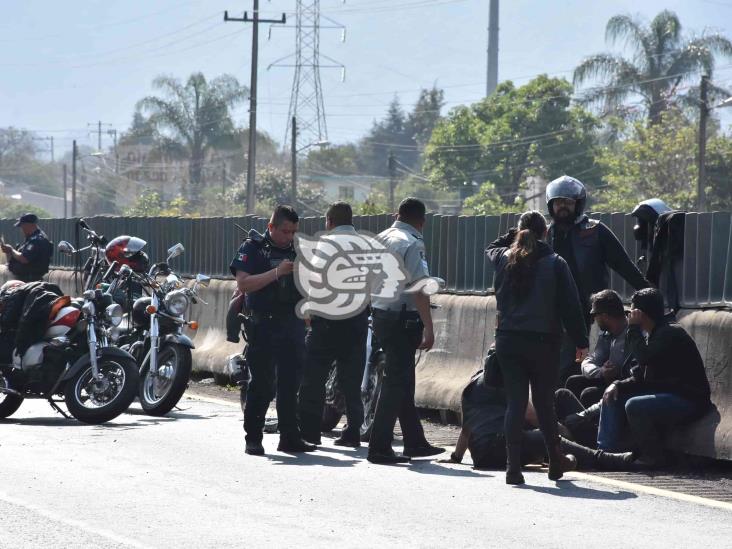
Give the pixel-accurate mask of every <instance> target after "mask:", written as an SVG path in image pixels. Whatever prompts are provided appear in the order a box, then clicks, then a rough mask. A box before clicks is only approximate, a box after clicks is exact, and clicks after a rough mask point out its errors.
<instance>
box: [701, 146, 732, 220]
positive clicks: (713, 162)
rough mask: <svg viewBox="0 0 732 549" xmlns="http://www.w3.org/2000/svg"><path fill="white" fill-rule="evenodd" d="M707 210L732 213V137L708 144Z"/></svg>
mask: <svg viewBox="0 0 732 549" xmlns="http://www.w3.org/2000/svg"><path fill="white" fill-rule="evenodd" d="M706 167H707V187H706V193H707V209H708V210H709V211H724V212H732V136H717V137H714V138H712V139H710V140H709V142H708V143H707V162H706Z"/></svg>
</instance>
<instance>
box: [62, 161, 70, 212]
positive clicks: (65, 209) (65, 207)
mask: <svg viewBox="0 0 732 549" xmlns="http://www.w3.org/2000/svg"><path fill="white" fill-rule="evenodd" d="M63 168H64V219H66V218H67V217H68V216H69V215H68V207H67V205H66V201H67V197H66V189H67V184H66V164H64V165H63Z"/></svg>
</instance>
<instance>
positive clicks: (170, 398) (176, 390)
mask: <svg viewBox="0 0 732 549" xmlns="http://www.w3.org/2000/svg"><path fill="white" fill-rule="evenodd" d="M192 364H193V360H192V357H191V350H190V349H189V348H188V347H184V346H183V345H178V344H176V343H170V344H166V345H163V346H162V347H161V348H160V351H159V353H158V372H157V375H155V376H153V375H151V373H150V363H149V362H148V363H147V364H146V365H145V367H144V368H143V369H142V371H141V372H140V391H139V392H140V394H139V396H140V404H141V405H142V408H143V409H144V410H145V412H146V413H147V414H149V415H151V416H164V415H165V414H167V413H168V412H170V411H171V410H172V409H173V408H174V407H175V405H176V404H178V401H179V400H180V399H181V397H182V396H183V393H185V391H186V388H187V387H188V381H189V379H190V377H191V367H192Z"/></svg>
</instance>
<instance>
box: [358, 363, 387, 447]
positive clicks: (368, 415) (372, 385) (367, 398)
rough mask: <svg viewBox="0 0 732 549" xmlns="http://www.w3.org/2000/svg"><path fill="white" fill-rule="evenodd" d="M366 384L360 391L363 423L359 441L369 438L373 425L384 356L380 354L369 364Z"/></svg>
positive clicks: (382, 376)
mask: <svg viewBox="0 0 732 549" xmlns="http://www.w3.org/2000/svg"><path fill="white" fill-rule="evenodd" d="M367 368H369V379H368V386H367V387H365V388H364V391H362V392H361V401H362V402H363V423H362V424H361V442H368V441H369V440H371V430H372V428H373V426H374V416H375V415H376V403H377V402H378V401H379V394H380V393H381V384H382V382H383V379H384V357H383V356H381V357H379V359H378V362H377V363H376V364H369V365H368V366H367Z"/></svg>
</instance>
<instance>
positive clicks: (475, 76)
mask: <svg viewBox="0 0 732 549" xmlns="http://www.w3.org/2000/svg"><path fill="white" fill-rule="evenodd" d="M261 4H262V11H263V13H262V16H263V17H265V16H266V17H274V16H278V15H279V14H280V13H281V12H283V11H285V12H288V13H290V12H292V10H294V6H295V2H294V0H274V1H271V2H268V1H267V0H262V2H261ZM251 7H252V2H251V0H247V1H242V0H66V1H63V2H60V1H57V0H0V10H2V11H1V13H2V18H0V31H1V32H0V67H2V75H3V76H2V80H0V82H1V85H0V126H10V125H12V126H16V127H23V128H28V129H31V130H35V131H38V132H39V133H40V134H44V135H53V136H54V137H55V139H56V143H57V154H58V155H59V156H60V152H61V151H62V150H63V149H66V148H68V147H70V143H71V139H73V138H77V139H79V140H80V142H85V143H89V144H93V143H95V138H94V137H91V136H90V134H89V132H88V130H87V123H89V122H95V121H97V120H100V119H101V120H102V121H103V122H105V123H110V124H112V125H113V126H114V127H116V128H117V129H118V130H119V131H123V130H124V129H125V128H127V127H128V125H129V122H130V120H131V117H132V113H133V110H134V105H135V102H136V101H137V100H138V99H139V98H140V97H142V96H144V95H146V94H148V93H150V92H151V87H150V82H151V81H152V79H153V78H154V77H155V76H156V75H158V74H160V73H167V74H171V75H174V76H176V77H181V78H185V77H187V76H188V75H189V74H190V73H191V72H193V71H199V70H202V71H203V72H204V73H205V74H206V76H207V77H215V76H217V75H219V74H221V73H224V72H228V73H232V74H234V75H235V76H237V77H238V78H239V79H240V81H241V82H242V83H244V84H247V85H248V84H249V70H250V69H249V67H250V65H249V63H250V47H251V25H250V24H244V23H224V22H223V11H224V10H225V9H228V10H229V12H230V14H232V15H237V16H241V15H242V12H243V11H244V10H245V9H249V10H251ZM664 8H667V9H670V10H673V11H675V12H676V13H677V14H678V15H679V16H680V18H681V21H682V23H683V25H684V27H685V29H686V30H687V32H690V31H695V32H697V33H701V32H702V31H705V30H707V31H719V32H722V33H724V34H726V35H727V36H732V0H665V1H661V0H644V1H642V2H640V1H638V0H608V1H593V0H511V1H505V0H504V1H503V2H502V3H501V14H500V27H501V29H500V56H499V64H500V65H499V79H500V80H506V79H511V80H514V81H515V82H516V83H519V84H521V83H525V82H526V81H528V80H529V79H530V78H532V77H533V76H534V75H536V74H539V73H549V74H550V75H556V76H565V77H567V78H571V71H572V69H573V68H574V67H575V66H576V65H577V63H578V62H579V61H580V60H581V59H582V58H583V57H584V56H586V55H589V54H592V53H597V52H601V51H605V50H607V49H608V46H606V44H605V40H604V27H605V23H606V22H607V20H608V18H609V17H611V16H612V15H615V14H618V13H631V14H640V15H642V16H644V17H646V18H649V19H650V18H652V17H653V16H654V15H655V14H656V13H658V12H659V11H660V10H662V9H664ZM321 10H322V13H323V15H327V16H328V17H330V18H332V19H334V20H337V21H338V22H339V23H342V24H343V25H345V26H346V28H347V33H346V41H345V42H341V33H340V31H338V30H328V29H323V30H322V31H321V51H322V53H324V54H326V55H328V56H330V57H332V58H334V59H336V60H338V61H340V62H341V63H343V64H344V65H345V66H346V80H345V82H341V81H340V78H341V72H340V71H339V70H333V69H323V70H322V71H321V78H322V82H323V88H324V93H325V108H326V113H327V121H328V130H329V138H330V140H331V141H332V142H344V141H348V140H352V139H356V138H358V137H359V136H361V135H363V134H364V132H365V131H366V130H367V129H368V128H369V127H370V125H371V123H372V121H373V120H374V119H377V118H380V117H381V116H382V115H383V113H384V111H385V109H386V106H387V105H388V103H389V101H390V100H391V99H392V98H393V96H394V94H395V93H398V94H399V97H400V98H401V100H402V102H403V104H405V105H406V106H409V105H411V104H412V102H413V101H414V100H415V97H416V94H417V92H418V90H419V88H420V87H428V86H431V85H432V84H433V83H437V85H438V86H440V87H443V88H444V89H445V92H446V98H447V100H448V107H452V106H455V105H458V104H464V103H470V102H473V101H476V100H479V99H480V98H481V97H482V96H483V95H484V90H485V65H486V43H487V31H486V27H487V22H488V0H347V2H346V3H345V4H344V3H343V2H342V0H322V2H321ZM292 19H293V20H294V18H292ZM323 24H327V23H326V22H325V21H324V22H323ZM260 40H261V47H260V73H259V74H260V83H259V107H260V108H259V127H260V128H261V129H263V130H266V131H267V132H269V133H271V134H272V136H273V137H274V138H275V139H277V140H278V141H282V139H283V136H284V131H285V123H286V116H287V109H288V103H289V96H290V91H291V85H292V74H293V73H292V71H293V70H292V69H291V68H272V69H270V70H267V65H268V64H269V63H270V62H272V61H274V60H276V59H277V58H280V57H283V56H286V55H287V54H289V53H291V52H292V51H294V45H295V34H294V29H293V28H280V29H277V28H275V29H274V30H273V31H272V35H271V39H270V40H268V39H267V28H266V27H265V28H262V32H261V34H260ZM718 66H719V68H718V70H717V72H716V74H715V82H716V83H717V84H720V85H725V86H728V87H732V59H728V60H720V62H719V63H718ZM728 111H732V109H728ZM730 115H732V113H727V114H726V115H725V122H727V121H729V120H730V119H731V116H730ZM236 119H237V122H238V123H239V124H241V125H247V107H246V106H245V105H242V106H241V107H240V108H238V109H237V110H236Z"/></svg>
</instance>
